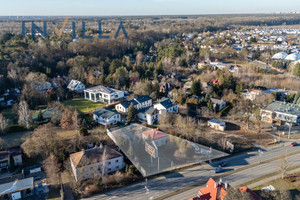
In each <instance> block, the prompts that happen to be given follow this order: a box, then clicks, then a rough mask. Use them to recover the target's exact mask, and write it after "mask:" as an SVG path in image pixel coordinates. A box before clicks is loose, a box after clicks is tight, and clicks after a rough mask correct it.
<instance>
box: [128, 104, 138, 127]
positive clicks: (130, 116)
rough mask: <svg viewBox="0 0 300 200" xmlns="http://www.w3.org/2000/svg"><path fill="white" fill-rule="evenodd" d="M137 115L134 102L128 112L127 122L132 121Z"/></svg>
mask: <svg viewBox="0 0 300 200" xmlns="http://www.w3.org/2000/svg"><path fill="white" fill-rule="evenodd" d="M135 117H136V109H135V107H134V105H133V103H131V104H130V106H129V108H128V113H127V122H132V120H134V119H135Z"/></svg>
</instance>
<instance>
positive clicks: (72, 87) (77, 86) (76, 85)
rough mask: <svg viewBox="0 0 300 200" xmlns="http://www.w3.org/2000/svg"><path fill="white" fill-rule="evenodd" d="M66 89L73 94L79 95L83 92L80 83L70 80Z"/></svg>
mask: <svg viewBox="0 0 300 200" xmlns="http://www.w3.org/2000/svg"><path fill="white" fill-rule="evenodd" d="M67 88H68V89H69V90H71V91H73V92H79V93H81V92H83V91H84V90H85V85H84V84H83V83H82V82H80V81H77V80H71V82H70V83H69V85H68V87H67Z"/></svg>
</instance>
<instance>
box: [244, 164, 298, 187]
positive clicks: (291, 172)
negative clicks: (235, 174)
mask: <svg viewBox="0 0 300 200" xmlns="http://www.w3.org/2000/svg"><path fill="white" fill-rule="evenodd" d="M296 172H300V168H298V169H294V170H291V171H288V172H287V173H286V174H287V175H289V174H293V173H296ZM279 178H281V174H278V175H275V176H272V177H269V178H266V179H262V180H260V181H257V182H255V183H252V184H250V185H248V188H250V189H252V188H255V187H257V186H260V185H263V184H265V183H268V182H271V181H273V180H276V179H279Z"/></svg>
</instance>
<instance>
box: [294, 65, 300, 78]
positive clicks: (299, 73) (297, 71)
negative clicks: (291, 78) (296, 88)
mask: <svg viewBox="0 0 300 200" xmlns="http://www.w3.org/2000/svg"><path fill="white" fill-rule="evenodd" d="M293 74H294V75H295V76H300V63H298V64H296V66H295V68H294V72H293Z"/></svg>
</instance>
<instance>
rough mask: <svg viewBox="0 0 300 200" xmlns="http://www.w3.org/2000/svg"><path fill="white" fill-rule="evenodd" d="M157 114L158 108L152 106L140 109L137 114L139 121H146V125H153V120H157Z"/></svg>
mask: <svg viewBox="0 0 300 200" xmlns="http://www.w3.org/2000/svg"><path fill="white" fill-rule="evenodd" d="M159 116H160V114H159V110H157V109H156V108H154V107H153V106H150V107H147V108H143V109H141V110H140V111H139V113H138V115H137V117H138V120H139V121H140V122H142V123H146V124H148V125H153V124H154V123H155V122H157V121H158V118H159Z"/></svg>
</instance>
